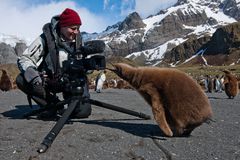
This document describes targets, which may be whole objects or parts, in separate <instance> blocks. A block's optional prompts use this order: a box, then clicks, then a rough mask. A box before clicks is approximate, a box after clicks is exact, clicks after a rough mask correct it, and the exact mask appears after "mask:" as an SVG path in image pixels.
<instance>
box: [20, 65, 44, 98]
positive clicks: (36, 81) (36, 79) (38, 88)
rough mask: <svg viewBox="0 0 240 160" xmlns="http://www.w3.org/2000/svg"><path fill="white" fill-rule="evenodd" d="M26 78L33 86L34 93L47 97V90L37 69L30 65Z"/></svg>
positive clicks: (25, 74) (25, 73)
mask: <svg viewBox="0 0 240 160" xmlns="http://www.w3.org/2000/svg"><path fill="white" fill-rule="evenodd" d="M24 78H25V79H26V81H27V82H28V83H29V84H30V85H31V86H32V91H31V92H32V94H33V95H34V96H38V97H40V98H44V99H45V98H46V91H45V89H44V87H43V85H42V79H41V77H40V76H39V73H38V71H37V70H36V69H34V68H32V67H28V68H27V69H26V71H25V72H24Z"/></svg>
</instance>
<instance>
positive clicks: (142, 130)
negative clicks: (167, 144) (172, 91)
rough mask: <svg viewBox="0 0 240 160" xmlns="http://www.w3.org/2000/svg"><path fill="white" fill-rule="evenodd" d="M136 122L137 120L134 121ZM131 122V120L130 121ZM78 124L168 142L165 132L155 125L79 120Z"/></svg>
mask: <svg viewBox="0 0 240 160" xmlns="http://www.w3.org/2000/svg"><path fill="white" fill-rule="evenodd" d="M134 120H135V119H134ZM129 121H130V120H129ZM78 122H81V123H85V124H95V125H100V126H104V127H109V128H116V129H120V130H122V131H125V132H127V133H130V134H132V135H135V136H139V137H144V138H147V137H148V138H153V137H154V139H159V140H166V139H165V138H163V137H164V134H163V132H162V131H161V130H160V128H159V127H158V125H155V124H139V123H130V122H118V121H109V120H106V121H102V120H101V121H99V120H79V121H78Z"/></svg>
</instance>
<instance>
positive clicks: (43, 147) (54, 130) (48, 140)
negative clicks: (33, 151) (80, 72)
mask: <svg viewBox="0 0 240 160" xmlns="http://www.w3.org/2000/svg"><path fill="white" fill-rule="evenodd" d="M78 103H79V100H77V99H76V100H74V101H73V102H71V103H70V105H69V106H68V108H67V109H66V111H65V112H64V113H63V116H62V117H61V118H60V119H59V120H58V121H57V123H56V124H55V126H54V127H53V128H52V130H51V131H50V132H49V133H48V134H47V136H46V137H45V138H44V140H43V142H42V143H41V145H40V147H39V148H38V150H37V151H38V152H39V153H43V152H45V151H46V150H47V149H48V148H49V147H50V146H51V144H52V143H53V141H54V139H55V138H56V137H57V135H58V133H59V132H60V130H61V129H62V128H63V126H64V124H65V123H66V121H67V120H68V119H69V116H70V115H71V113H72V112H73V110H74V109H75V108H76V106H77V105H78Z"/></svg>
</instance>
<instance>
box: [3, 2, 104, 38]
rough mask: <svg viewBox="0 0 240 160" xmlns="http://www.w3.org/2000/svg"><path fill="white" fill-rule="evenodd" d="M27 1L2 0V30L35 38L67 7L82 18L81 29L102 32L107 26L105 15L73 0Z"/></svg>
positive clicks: (5, 32)
mask: <svg viewBox="0 0 240 160" xmlns="http://www.w3.org/2000/svg"><path fill="white" fill-rule="evenodd" d="M24 2H25V1H21V3H19V2H18V1H15V0H0V20H1V25H0V32H1V33H4V34H8V35H16V36H19V37H24V38H28V39H29V40H33V39H35V38H36V37H37V36H38V35H39V34H41V33H42V27H43V25H44V24H45V23H48V22H50V20H51V18H52V17H53V16H55V15H58V14H60V13H61V12H62V11H63V10H64V9H65V8H67V7H68V8H72V9H74V10H76V11H77V12H78V13H79V15H80V17H81V19H82V23H83V24H82V26H81V31H87V32H100V31H103V30H104V29H105V28H106V23H107V22H106V20H105V19H104V18H103V17H100V16H98V15H94V14H92V13H91V12H90V11H89V10H87V9H86V8H79V7H78V6H77V4H76V3H74V2H72V1H63V2H53V1H51V3H48V4H47V3H45V4H39V5H31V6H28V5H27V4H26V3H25V4H24Z"/></svg>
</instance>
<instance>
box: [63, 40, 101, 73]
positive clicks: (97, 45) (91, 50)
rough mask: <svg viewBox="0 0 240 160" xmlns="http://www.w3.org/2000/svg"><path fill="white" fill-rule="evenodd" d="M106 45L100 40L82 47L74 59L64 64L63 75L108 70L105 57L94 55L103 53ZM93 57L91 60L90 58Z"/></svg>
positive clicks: (89, 42)
mask: <svg viewBox="0 0 240 160" xmlns="http://www.w3.org/2000/svg"><path fill="white" fill-rule="evenodd" d="M104 49H105V43H104V42H103V41H100V40H93V41H88V42H86V44H85V45H84V46H81V47H80V48H79V49H78V50H77V51H76V53H75V55H74V57H71V58H70V59H68V60H66V61H64V62H63V73H80V72H81V73H86V72H87V71H89V70H104V69H105V68H106V61H105V56H102V55H93V54H97V53H102V52H103V51H104ZM90 55H92V56H91V57H90V58H87V57H88V56H90Z"/></svg>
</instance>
